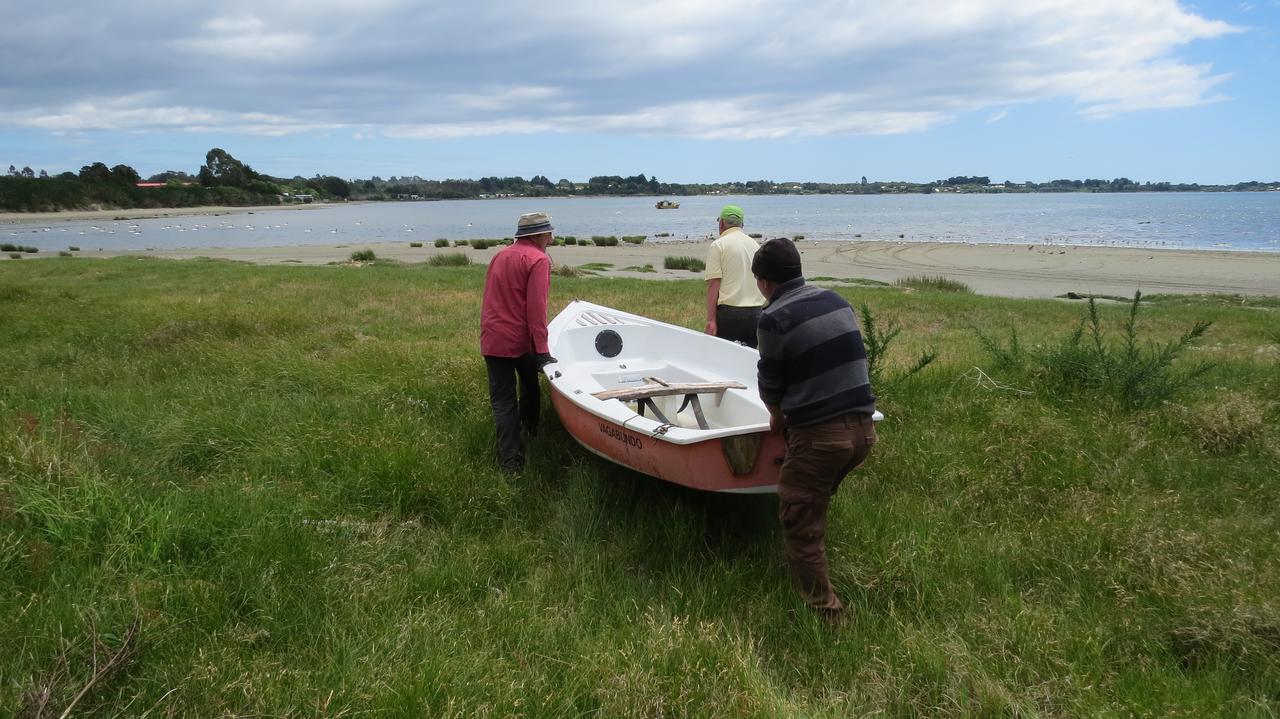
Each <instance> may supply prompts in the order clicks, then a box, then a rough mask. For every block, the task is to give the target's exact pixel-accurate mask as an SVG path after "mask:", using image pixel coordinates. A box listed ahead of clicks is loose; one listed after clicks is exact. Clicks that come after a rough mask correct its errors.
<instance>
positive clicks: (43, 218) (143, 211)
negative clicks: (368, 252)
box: [0, 203, 355, 225]
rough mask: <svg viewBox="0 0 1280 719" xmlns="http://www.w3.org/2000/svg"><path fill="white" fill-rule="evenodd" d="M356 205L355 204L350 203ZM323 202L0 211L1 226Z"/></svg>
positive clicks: (257, 209) (198, 213) (239, 211)
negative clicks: (246, 205)
mask: <svg viewBox="0 0 1280 719" xmlns="http://www.w3.org/2000/svg"><path fill="white" fill-rule="evenodd" d="M351 204H355V203H351ZM325 207H328V205H326V204H324V203H316V204H307V205H302V204H294V205H254V206H251V207H224V206H211V205H204V206H200V207H148V208H142V207H138V208H133V209H129V210H59V211H57V212H0V225H27V224H36V223H40V222H80V221H84V220H102V221H104V222H110V221H112V220H118V219H124V220H146V219H152V218H156V217H193V216H194V217H198V216H202V215H210V216H215V215H248V214H253V213H255V212H275V211H277V210H319V209H322V208H325Z"/></svg>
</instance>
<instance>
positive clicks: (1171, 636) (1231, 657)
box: [0, 249, 1280, 717]
mask: <svg viewBox="0 0 1280 719" xmlns="http://www.w3.org/2000/svg"><path fill="white" fill-rule="evenodd" d="M552 252H553V254H554V252H555V250H554V249H553V250H552ZM483 277H484V267H483V266H479V265H473V266H461V267H431V266H428V265H426V264H415V265H401V264H397V263H393V262H385V261H377V262H374V263H371V264H364V265H354V264H352V265H345V264H344V265H332V266H323V265H321V266H307V265H283V266H281V265H258V264H249V263H244V262H234V261H226V260H165V259H155V258H140V257H131V256H124V257H116V258H111V259H90V258H80V257H69V258H64V257H57V258H50V259H45V260H40V261H22V262H3V263H0V317H3V319H2V320H0V349H2V351H0V647H4V648H5V651H4V652H3V654H0V677H3V681H2V682H0V714H3V715H6V716H7V715H15V714H21V712H23V711H28V712H30V711H33V707H35V708H40V707H44V708H45V709H44V710H56V711H54V712H53V713H52V715H53V716H57V715H58V713H61V711H62V710H64V709H68V708H70V709H74V711H75V714H77V715H85V716H120V715H136V716H141V715H144V714H146V715H148V716H262V715H269V716H313V715H315V716H360V715H364V714H368V715H370V716H386V717H398V716H406V717H410V716H412V717H418V716H468V717H475V716H495V717H497V716H503V717H505V716H530V717H562V716H580V715H587V716H590V715H598V716H706V717H741V716H759V717H777V716H812V717H845V716H865V715H871V714H883V715H888V716H920V715H928V716H952V717H969V716H992V715H1018V716H1097V715H1114V714H1123V715H1149V716H1257V717H1266V716H1274V715H1276V714H1277V713H1280V602H1278V601H1277V597H1280V556H1278V555H1280V542H1277V539H1276V538H1277V536H1280V535H1278V534H1277V532H1278V531H1280V515H1278V514H1277V512H1276V507H1280V473H1278V472H1277V469H1276V468H1277V467H1278V466H1280V403H1278V402H1277V399H1276V398H1277V397H1280V331H1277V329H1276V328H1277V325H1278V324H1280V323H1277V313H1280V300H1277V299H1275V298H1265V297H1247V296H1227V295H1184V296H1172V295H1165V296H1153V297H1151V298H1149V300H1148V301H1147V302H1144V303H1143V305H1142V306H1141V310H1140V312H1139V313H1138V314H1137V316H1136V321H1135V323H1134V326H1135V334H1134V335H1133V340H1134V341H1133V342H1132V343H1131V344H1132V347H1133V348H1134V351H1135V352H1144V353H1145V352H1148V351H1155V352H1159V351H1160V349H1161V348H1163V347H1168V346H1170V345H1171V343H1174V344H1176V343H1178V342H1179V339H1180V338H1181V337H1183V336H1184V335H1185V334H1186V333H1187V332H1188V330H1189V328H1192V327H1193V326H1195V324H1196V323H1197V322H1199V321H1207V322H1211V323H1212V324H1211V325H1210V326H1209V327H1208V329H1207V330H1206V331H1205V332H1204V334H1203V336H1201V337H1200V338H1199V339H1197V340H1195V341H1193V342H1190V343H1188V344H1187V345H1186V346H1185V347H1184V349H1183V351H1181V352H1180V353H1179V354H1178V355H1177V357H1176V359H1173V360H1172V361H1171V362H1170V363H1169V364H1168V365H1167V367H1166V368H1165V370H1167V372H1168V373H1169V374H1168V377H1167V379H1171V380H1177V379H1178V378H1179V377H1185V376H1189V375H1190V374H1192V373H1193V370H1196V369H1197V368H1199V367H1200V366H1201V365H1205V367H1206V368H1205V369H1204V370H1203V371H1202V372H1200V373H1199V374H1197V375H1196V376H1195V378H1194V379H1193V380H1190V381H1185V382H1177V381H1172V382H1171V383H1169V385H1168V386H1163V385H1160V386H1156V385H1155V384H1152V385H1151V386H1152V387H1155V389H1156V390H1159V391H1160V392H1161V393H1162V394H1159V395H1143V396H1142V397H1140V400H1141V401H1128V400H1127V399H1125V397H1127V395H1125V396H1120V395H1117V394H1114V393H1111V392H1109V391H1108V388H1107V386H1104V385H1102V384H1099V385H1098V386H1093V385H1091V384H1089V383H1088V382H1085V381H1082V382H1081V383H1080V384H1079V385H1078V386H1071V385H1066V384H1064V383H1063V382H1062V381H1061V373H1060V372H1059V370H1061V369H1062V368H1063V366H1065V365H1062V366H1059V365H1054V364H1052V363H1053V362H1058V361H1062V362H1065V361H1066V360H1063V359H1062V357H1058V355H1053V350H1054V349H1055V348H1061V347H1062V346H1063V344H1062V343H1063V342H1064V341H1065V339H1064V338H1067V337H1068V336H1069V335H1070V334H1071V333H1072V332H1073V330H1074V329H1075V328H1077V327H1079V326H1080V322H1081V321H1082V319H1085V318H1086V317H1087V308H1086V307H1085V306H1084V305H1083V304H1082V303H1080V302H1065V301H1062V300H1054V299H1009V298H1000V297H990V296H982V295H975V294H970V293H965V292H954V291H953V292H944V291H934V290H931V289H928V288H927V287H922V288H913V291H910V292H908V291H906V289H904V288H899V287H893V286H844V285H843V284H840V283H837V284H838V285H839V286H838V287H837V291H839V292H840V293H841V294H842V295H844V296H845V297H846V298H848V299H849V300H850V302H851V303H853V304H854V305H855V306H860V305H866V306H867V307H868V308H869V310H870V311H871V313H872V314H873V316H874V318H875V320H876V323H877V325H878V327H879V328H880V331H882V332H883V331H885V330H887V329H888V328H890V327H896V328H899V329H900V330H901V332H900V334H898V335H897V337H896V338H895V340H894V342H893V344H892V346H891V347H889V348H887V349H886V350H885V353H884V355H883V356H882V358H881V360H882V362H883V364H882V369H881V370H880V371H881V373H882V374H881V377H882V382H881V383H880V384H879V385H877V393H878V394H879V395H880V402H879V406H880V409H881V410H882V411H883V412H884V413H885V414H886V416H887V419H886V421H885V422H884V423H882V425H881V426H880V438H881V439H880V442H879V444H878V445H877V446H876V449H875V452H874V454H873V456H872V458H871V460H870V461H869V463H868V464H867V465H866V466H865V467H864V468H862V469H859V470H857V471H856V472H855V473H854V474H853V475H851V476H850V477H849V478H848V479H847V480H846V481H845V483H844V485H843V486H842V488H841V490H840V492H839V494H838V495H837V497H836V499H835V501H834V504H833V508H832V517H831V526H830V530H829V551H830V554H831V565H832V571H833V577H834V581H835V584H836V586H837V589H838V590H839V591H840V592H841V594H842V595H843V597H844V598H845V600H846V603H847V604H848V605H849V607H850V612H849V614H850V617H849V621H848V622H847V623H845V624H844V625H842V626H838V627H829V626H827V625H826V624H824V623H823V622H821V621H819V620H818V619H817V618H816V617H814V616H812V615H811V614H810V613H809V612H808V611H807V609H806V608H805V607H804V606H803V604H802V603H801V601H800V600H799V599H798V597H797V596H796V595H795V594H794V593H793V592H792V590H791V588H790V586H789V584H788V579H787V572H786V566H785V564H784V562H783V558H782V548H781V537H780V533H779V531H778V528H777V526H776V519H775V518H774V511H775V508H776V507H775V500H774V499H773V498H772V497H767V496H766V497H741V496H727V495H726V496H722V495H707V494H700V493H696V492H693V491H689V490H684V489H681V488H679V487H675V486H671V485H667V484H664V483H662V482H659V481H657V480H652V479H649V478H646V477H643V476H640V475H636V474H634V473H631V472H629V471H626V470H624V469H622V468H619V467H615V466H613V465H610V464H608V463H606V462H604V461H603V460H601V459H599V458H597V457H595V456H593V455H591V454H589V453H587V452H586V451H585V450H583V449H581V448H580V447H578V446H577V445H576V444H575V443H574V442H573V441H572V440H571V439H570V438H569V437H568V436H567V435H566V434H565V433H564V432H563V430H562V429H561V428H560V426H559V424H558V421H557V420H556V418H555V415H554V413H553V412H552V410H551V407H550V402H549V400H548V399H547V398H546V396H545V394H544V403H543V404H544V406H543V412H544V422H543V427H542V431H541V433H540V435H539V437H538V439H537V441H536V443H534V444H533V446H532V448H531V452H530V457H529V462H528V468H527V470H526V471H525V473H524V474H523V476H522V477H520V478H519V479H518V480H507V479H505V478H504V477H503V476H502V475H501V474H500V473H499V472H498V471H497V467H496V463H495V461H494V450H493V438H492V435H493V428H492V422H491V419H490V415H489V405H488V397H487V389H486V387H487V385H486V381H485V374H484V367H483V363H482V362H481V360H480V357H479V355H478V334H479V328H478V314H479V307H480V295H481V291H482V287H483ZM703 293H704V285H703V283H702V282H701V281H700V280H698V279H692V280H684V281H681V280H672V281H668V282H652V281H645V280H642V279H632V278H626V277H607V278H606V277H595V276H589V275H584V276H579V277H563V276H556V277H554V278H553V281H552V296H551V308H550V309H551V312H552V314H554V313H555V312H557V311H558V310H559V309H560V308H561V307H563V306H564V305H565V304H566V303H567V302H568V301H569V300H571V299H572V298H575V297H577V298H583V299H589V300H591V301H593V302H597V303H601V304H605V305H609V306H614V307H618V308H619V309H623V310H627V311H632V312H637V313H640V314H644V315H647V316H651V317H654V318H656V319H660V320H663V321H667V322H674V323H678V324H683V325H685V326H689V327H697V326H699V324H700V321H701V313H702V306H703V305H702V297H703ZM1130 294H1131V293H1130ZM1096 309H1097V315H1098V321H1099V323H1100V327H1101V328H1102V329H1103V330H1104V331H1105V334H1104V335H1103V336H1102V337H1103V342H1104V343H1105V344H1106V346H1107V347H1109V348H1111V350H1113V351H1114V352H1115V354H1116V356H1117V357H1120V358H1123V357H1124V356H1125V355H1126V352H1127V351H1128V350H1127V347H1128V345H1126V339H1125V336H1124V331H1123V328H1124V327H1125V323H1126V318H1127V317H1128V311H1129V308H1128V307H1127V306H1126V305H1125V304H1124V303H1114V304H1106V305H1099V306H1098V307H1097V308H1096ZM1011 330H1013V331H1014V332H1016V343H1017V347H1018V348H1020V350H1019V352H1014V351H1013V350H1012V347H1013V340H1014V338H1015V335H1014V333H1013V332H1011ZM1084 336H1085V338H1086V341H1085V346H1086V348H1087V347H1088V342H1089V341H1091V340H1089V339H1088V338H1089V335H1088V334H1085V335H1084ZM984 338H985V339H984ZM922 352H933V353H936V357H937V359H936V360H935V361H934V362H933V363H932V364H930V365H929V366H928V367H926V368H925V369H924V371H922V372H920V373H918V374H916V375H914V376H912V377H910V378H905V379H900V378H898V373H900V372H901V371H902V370H903V369H905V368H906V367H909V366H910V365H911V364H912V363H913V362H914V361H915V359H916V358H917V357H918V356H919V355H920V354H921V353H922ZM1019 356H1020V357H1021V358H1022V359H1021V361H1017V357H1019ZM1144 356H1145V355H1144ZM1049 357H1058V359H1057V360H1054V359H1046V358H1049ZM1068 359H1070V358H1068ZM1117 361H1120V362H1123V359H1120V360H1117ZM1068 369H1070V367H1068ZM1082 377H1086V379H1087V376H1086V375H1082ZM1055 378H1056V379H1055ZM895 380H896V381H895ZM1134 381H1136V382H1149V381H1150V380H1149V378H1148V379H1143V378H1141V377H1139V378H1137V379H1136V380H1134ZM1144 386H1146V385H1144ZM544 387H545V385H544ZM1153 391H1155V390H1153ZM110 657H119V661H118V662H116V663H114V664H111V663H108V661H107V659H108V658H110ZM95 658H96V663H95ZM95 667H96V668H97V669H98V670H105V671H98V672H96V673H95ZM36 716H42V715H36Z"/></svg>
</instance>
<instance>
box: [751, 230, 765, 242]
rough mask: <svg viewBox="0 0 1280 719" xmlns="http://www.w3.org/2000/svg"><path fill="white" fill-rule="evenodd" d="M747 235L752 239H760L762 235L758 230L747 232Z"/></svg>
mask: <svg viewBox="0 0 1280 719" xmlns="http://www.w3.org/2000/svg"><path fill="white" fill-rule="evenodd" d="M747 237H750V238H751V239H753V240H759V239H762V238H763V237H764V235H763V234H761V233H759V232H749V233H747Z"/></svg>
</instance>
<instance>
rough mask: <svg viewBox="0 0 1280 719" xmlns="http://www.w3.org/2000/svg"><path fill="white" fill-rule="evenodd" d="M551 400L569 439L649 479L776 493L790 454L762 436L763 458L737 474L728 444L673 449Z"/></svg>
mask: <svg viewBox="0 0 1280 719" xmlns="http://www.w3.org/2000/svg"><path fill="white" fill-rule="evenodd" d="M551 401H552V404H553V405H554V406H555V409H556V413H557V414H559V415H560V422H561V424H563V425H564V427H565V429H567V430H569V434H571V435H573V438H574V439H576V440H578V442H579V443H580V444H581V445H582V446H584V447H586V448H587V449H589V450H591V451H592V452H594V453H596V454H598V455H600V456H602V457H604V458H606V459H608V460H610V461H613V462H615V463H617V464H620V465H623V466H624V467H628V468H630V469H634V470H635V471H637V472H641V473H643V474H647V475H649V476H651V477H657V478H658V479H662V480H666V481H668V482H672V483H674V484H679V485H683V486H685V487H690V488H692V489H700V490H703V491H707V492H747V493H752V492H755V493H758V492H773V491H776V489H777V485H778V470H779V467H780V465H781V464H782V457H783V455H784V454H785V452H786V444H785V443H784V442H783V439H782V435H780V434H778V433H776V432H760V433H758V435H759V436H760V438H761V442H760V447H759V453H758V455H756V456H755V459H754V462H753V463H750V464H751V466H750V468H749V469H747V468H746V467H743V466H742V464H743V462H742V460H739V469H740V470H742V471H740V472H739V473H737V474H735V473H734V468H733V466H732V462H731V460H730V458H729V455H728V453H727V452H726V446H725V441H724V440H721V439H719V438H717V439H708V440H706V441H703V442H695V443H692V444H675V443H672V442H667V441H664V440H663V439H662V438H661V437H654V436H650V435H649V434H648V433H645V432H635V431H633V430H629V429H626V428H625V427H623V426H622V425H620V424H616V423H614V422H611V421H609V420H606V419H603V418H601V417H597V416H596V415H594V414H592V413H590V412H588V411H586V410H584V409H582V408H581V407H579V406H577V405H576V404H574V403H573V402H572V401H570V400H569V399H568V398H566V397H565V396H564V395H563V394H561V393H560V392H559V391H558V390H557V389H556V388H555V387H554V386H552V389H551Z"/></svg>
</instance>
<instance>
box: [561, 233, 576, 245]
mask: <svg viewBox="0 0 1280 719" xmlns="http://www.w3.org/2000/svg"><path fill="white" fill-rule="evenodd" d="M564 243H565V244H566V245H576V244H578V238H576V237H574V236H573V235H566V236H565V238H564Z"/></svg>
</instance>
